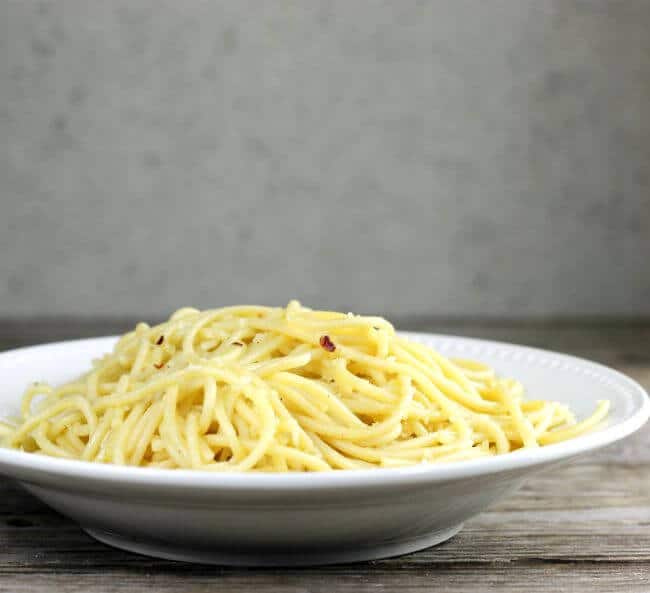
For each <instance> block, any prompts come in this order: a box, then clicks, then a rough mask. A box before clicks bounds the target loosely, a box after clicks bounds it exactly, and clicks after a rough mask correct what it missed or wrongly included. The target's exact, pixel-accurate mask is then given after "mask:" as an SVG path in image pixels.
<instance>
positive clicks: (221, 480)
mask: <svg viewBox="0 0 650 593" xmlns="http://www.w3.org/2000/svg"><path fill="white" fill-rule="evenodd" d="M399 333H400V334H402V335H405V336H407V337H412V338H415V339H418V338H420V339H435V340H437V341H442V340H445V341H451V342H463V343H471V344H473V345H475V346H477V347H490V348H496V349H499V350H504V351H510V350H513V349H514V350H516V351H518V352H521V353H522V355H532V356H535V357H544V358H548V357H552V358H554V359H556V360H558V361H564V362H568V363H570V364H578V365H580V366H586V367H590V368H591V369H592V370H594V371H597V372H598V373H599V374H601V375H602V374H605V375H607V376H608V378H610V379H611V380H613V381H616V383H617V384H618V385H620V386H623V387H624V388H625V390H626V392H627V393H629V394H630V395H631V396H632V397H633V398H634V402H635V409H634V411H633V412H632V413H631V414H630V415H629V416H628V417H627V418H625V419H623V420H621V421H618V422H616V423H614V424H611V425H608V426H606V427H604V428H602V429H600V430H597V431H595V432H591V433H587V434H585V435H582V436H579V437H576V438H573V439H570V440H567V441H563V442H560V443H555V444H551V445H546V446H544V447H538V448H535V449H520V450H517V451H513V452H511V453H507V454H504V455H497V456H494V457H488V458H480V459H472V460H465V461H454V462H448V463H444V464H417V465H412V466H406V467H399V468H373V469H359V470H334V471H331V472H325V471H323V472H295V473H291V472H290V473H282V474H279V473H271V472H268V473H263V472H260V473H249V472H210V471H201V470H185V469H159V468H142V467H129V466H120V465H113V464H102V463H95V462H90V461H79V460H70V459H61V458H56V457H50V456H47V455H40V454H33V453H26V452H23V451H18V450H14V449H9V448H4V447H0V474H5V475H7V476H9V477H14V478H16V479H18V480H27V479H28V481H30V482H33V483H38V482H39V481H40V480H39V477H42V478H43V480H46V479H47V478H50V479H52V478H57V477H58V478H68V479H74V480H78V481H81V482H87V483H88V484H106V483H111V484H113V485H123V486H133V487H163V488H173V489H176V488H183V489H184V488H192V489H196V490H198V491H201V490H223V491H259V490H264V491H288V490H291V491H312V490H318V489H323V488H325V489H336V490H338V489H345V488H358V487H376V486H389V485H393V486H402V485H409V484H411V485H417V484H423V483H436V482H447V481H454V480H462V479H467V478H473V477H478V476H483V475H486V474H499V473H504V472H507V473H509V472H517V471H522V470H526V469H529V470H532V469H535V468H538V469H539V468H541V467H542V466H546V465H549V464H551V463H554V462H559V461H562V460H566V459H569V458H571V457H574V456H576V455H579V454H582V453H586V452H589V451H592V450H595V449H598V448H601V447H604V446H606V445H609V444H612V443H615V442H616V441H619V440H621V439H623V438H625V437H627V436H629V435H631V434H632V433H634V432H636V431H637V430H639V429H640V428H641V427H642V426H643V425H644V424H645V423H646V421H647V420H648V418H649V417H650V397H649V396H648V393H647V392H646V391H645V389H644V388H643V387H642V386H641V385H640V384H639V383H638V382H636V381H634V380H633V379H631V378H630V377H628V376H627V375H625V374H623V373H621V372H620V371H617V370H615V369H612V368H610V367H607V366H605V365H602V364H600V363H597V362H593V361H591V360H588V359H585V358H581V357H577V356H573V355H569V354H564V353H560V352H555V351H552V350H545V349H541V348H534V347H530V346H522V345H518V344H514V343H510V342H503V341H496V340H485V339H480V338H471V337H465V336H457V335H449V334H438V333H428V332H399ZM118 337H119V336H101V337H95V338H84V339H78V340H65V341H59V342H50V343H44V344H38V345H33V346H27V347H23V348H16V349H12V350H7V351H4V352H0V359H2V358H5V357H11V356H21V357H22V356H24V355H25V354H29V353H30V351H35V350H42V349H47V348H52V349H54V348H61V347H65V346H73V345H76V346H80V345H84V344H88V345H90V344H93V345H99V344H100V343H101V344H102V345H104V344H106V346H107V347H109V348H110V347H112V343H114V342H115V341H116V340H117V339H118ZM25 475H28V476H29V478H25V477H23V476H25ZM48 481H49V480H48Z"/></svg>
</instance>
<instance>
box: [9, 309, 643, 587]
mask: <svg viewBox="0 0 650 593" xmlns="http://www.w3.org/2000/svg"><path fill="white" fill-rule="evenodd" d="M127 325H128V323H126V322H122V323H114V322H110V323H109V322H102V321H85V322H75V321H73V320H72V321H67V320H66V321H65V322H44V323H40V324H34V323H27V324H22V323H17V322H14V323H4V324H1V323H0V349H6V348H9V347H12V346H17V345H23V344H26V343H32V342H33V343H35V342H41V341H51V340H54V339H59V338H64V337H69V336H79V335H93V334H94V335H100V334H102V333H110V332H111V331H112V330H115V331H122V329H124V328H125V327H126V326H127ZM402 326H407V327H408V328H409V329H422V330H432V331H433V330H435V331H440V332H443V333H456V334H464V335H476V336H483V337H492V338H494V339H501V340H508V341H513V342H518V343H525V344H531V345H536V346H541V347H547V348H553V349H558V350H563V351H566V352H571V353H575V354H578V355H581V356H586V357H589V358H592V359H594V360H598V361H600V362H603V363H605V364H609V365H611V366H613V367H615V368H618V369H620V370H621V371H623V372H624V373H627V374H628V375H629V376H631V377H633V378H634V379H636V380H638V381H640V382H641V383H642V384H643V385H645V387H646V388H650V325H647V324H638V323H627V324H620V323H619V324H592V323H586V324H585V323H583V324H572V323H566V322H565V323H558V324H554V323H551V324H548V323H516V324H512V323H511V324H501V323H488V324H486V323H471V322H463V323H459V322H454V323H451V322H447V323H442V322H435V321H434V322H432V321H427V320H406V321H405V323H403V324H402ZM0 591H2V592H11V593H18V592H21V591H29V592H39V591H48V592H50V591H66V592H67V591H69V592H73V591H74V592H83V593H91V592H95V591H102V592H109V591H125V592H126V591H128V592H130V593H136V592H139V591H169V592H174V593H182V592H199V591H201V592H202V591H205V592H210V593H213V592H215V591H233V592H249V591H254V592H255V593H264V592H267V591H274V592H277V591H287V592H296V593H297V592H323V593H331V592H338V591H350V592H353V593H361V592H363V591H373V592H378V591H387V592H392V591H399V592H400V593H410V592H415V591H445V592H446V591H449V592H453V593H469V592H471V593H476V592H484V591H526V593H535V592H541V591H544V592H560V591H567V592H568V591H570V592H576V593H578V592H579V593H583V592H587V591H599V592H612V593H632V592H638V593H650V424H649V425H647V426H646V427H645V428H644V429H643V430H642V431H641V432H640V433H638V434H637V435H635V436H634V437H632V438H630V439H628V440H627V441H625V442H624V443H622V444H619V445H615V446H612V447H609V448H607V449H605V450H602V451H600V452H597V453H595V454H592V455H588V456H585V457H583V458H581V459H579V460H578V461H577V462H574V463H572V464H571V465H570V466H567V467H564V468H563V469H559V470H555V471H552V472H547V473H545V474H541V475H539V476H538V477H536V478H534V479H531V480H530V481H529V482H527V483H526V485H525V486H524V487H523V488H522V489H521V491H519V492H518V493H517V494H515V495H514V496H512V497H510V498H509V499H508V500H505V501H503V502H502V503H500V504H498V505H497V506H495V507H493V508H492V509H490V510H488V511H486V512H484V513H482V514H481V515H479V516H478V517H476V518H475V519H473V520H471V521H469V522H468V523H466V524H465V528H464V529H463V531H462V532H461V533H460V534H459V535H457V536H456V537H454V538H453V539H451V540H450V541H448V542H446V543H444V544H442V545H440V546H437V547H434V548H430V549H428V550H424V551H422V552H418V553H416V554H411V555H409V556H402V557H399V558H392V559H389V560H381V561H377V562H367V563H360V564H352V565H340V566H329V567H324V568H313V569H310V568H304V569H264V570H260V569H241V568H226V567H215V566H200V565H191V564H182V563H176V562H171V561H164V560H156V559H152V558H146V557H143V556H137V555H134V554H128V553H126V552H121V551H119V550H114V549H112V548H109V547H107V546H104V545H102V544H100V543H97V542H95V541H94V540H92V539H91V538H90V537H88V536H87V535H85V534H84V533H83V532H82V531H81V530H80V529H79V528H78V527H77V526H76V525H75V524H74V523H72V522H71V521H69V520H68V519H65V518H64V517H62V516H60V515H58V514H57V513H55V512H54V511H51V510H50V509H48V508H47V507H46V506H45V505H43V504H42V503H40V502H39V501H38V500H36V499H35V498H33V497H32V496H30V495H29V494H27V493H26V492H25V491H24V490H23V489H22V488H21V487H20V486H18V485H17V484H16V483H14V482H12V481H10V480H7V479H2V478H0Z"/></svg>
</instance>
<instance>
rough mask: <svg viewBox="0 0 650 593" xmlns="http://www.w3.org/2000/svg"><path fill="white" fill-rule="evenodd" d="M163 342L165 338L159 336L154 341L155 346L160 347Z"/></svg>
mask: <svg viewBox="0 0 650 593" xmlns="http://www.w3.org/2000/svg"><path fill="white" fill-rule="evenodd" d="M164 340H165V336H160V337H159V338H158V339H157V340H156V346H160V345H161V344H162V343H163V341H164Z"/></svg>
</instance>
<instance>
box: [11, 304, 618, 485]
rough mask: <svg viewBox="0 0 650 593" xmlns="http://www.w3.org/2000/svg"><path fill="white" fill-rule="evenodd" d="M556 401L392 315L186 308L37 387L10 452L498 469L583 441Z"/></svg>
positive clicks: (166, 461)
mask: <svg viewBox="0 0 650 593" xmlns="http://www.w3.org/2000/svg"><path fill="white" fill-rule="evenodd" d="M608 406H609V404H608V402H606V401H602V402H599V403H598V405H597V408H596V410H595V412H594V413H593V414H592V415H591V416H590V417H589V418H587V419H586V420H583V421H581V422H577V421H576V420H575V418H574V416H573V414H572V413H571V411H570V410H569V409H568V408H567V406H565V405H562V404H560V403H557V402H552V401H546V400H527V399H525V398H524V393H523V387H522V385H521V384H520V383H518V382H517V381H515V380H513V379H509V378H501V377H498V376H496V375H495V373H494V371H493V370H492V369H491V368H489V367H487V366H485V365H483V364H481V363H479V362H475V361H469V360H450V359H447V358H445V357H444V356H441V355H440V354H438V353H437V352H435V351H434V350H432V349H431V348H429V347H427V346H424V345H422V344H419V343H417V342H414V341H410V340H408V339H406V338H404V337H402V336H400V335H399V334H397V333H396V332H395V330H394V329H393V327H392V325H391V324H390V323H388V322H387V321H386V320H384V319H382V318H380V317H362V316H357V315H352V314H343V313H336V312H329V311H312V310H310V309H307V308H305V307H302V306H301V305H300V304H299V303H298V302H296V301H292V302H291V303H289V305H288V306H287V307H286V308H271V307H258V306H236V307H226V308H222V309H214V310H208V311H198V310H196V309H191V308H185V309H180V310H179V311H177V312H176V313H174V314H173V315H172V316H171V318H170V319H169V320H168V321H166V322H165V323H162V324H160V325H156V326H153V327H150V326H149V325H147V324H146V323H140V324H138V325H137V326H136V328H135V330H134V331H132V332H130V333H128V334H126V335H124V336H123V337H121V338H120V340H119V341H118V343H117V344H116V346H115V348H114V349H113V351H112V352H111V353H110V354H107V355H105V356H104V357H103V358H101V359H99V360H96V361H94V363H93V366H92V369H91V370H90V371H89V372H88V373H86V374H85V375H83V376H82V377H79V378H78V379H77V380H75V381H73V382H71V383H67V384H65V385H62V386H59V387H52V386H50V385H48V384H45V383H35V384H33V385H32V386H30V387H29V388H28V389H27V391H26V393H25V395H24V397H23V400H22V407H21V418H20V420H19V421H18V422H16V423H15V424H13V425H9V424H5V425H4V427H1V426H0V439H1V440H2V442H3V444H4V445H5V446H9V447H14V448H18V449H22V450H24V451H28V452H34V453H41V454H45V455H51V456H54V457H63V458H68V459H80V460H85V461H95V462H101V463H114V464H121V465H131V466H146V467H158V468H186V469H190V468H191V469H197V470H208V471H238V472H244V471H264V472H288V471H327V470H334V469H362V468H377V467H400V466H408V465H412V464H417V463H440V462H449V461H456V460H464V459H473V458H481V457H488V456H492V455H501V454H505V453H508V452H510V451H513V450H516V449H520V448H528V447H538V446H543V445H547V444H550V443H556V442H558V441H563V440H566V439H570V438H573V437H575V436H578V435H580V434H582V433H584V432H586V431H588V430H590V429H591V428H593V427H594V426H595V425H597V424H598V423H599V422H601V421H602V420H603V419H604V418H605V417H606V415H607V412H608Z"/></svg>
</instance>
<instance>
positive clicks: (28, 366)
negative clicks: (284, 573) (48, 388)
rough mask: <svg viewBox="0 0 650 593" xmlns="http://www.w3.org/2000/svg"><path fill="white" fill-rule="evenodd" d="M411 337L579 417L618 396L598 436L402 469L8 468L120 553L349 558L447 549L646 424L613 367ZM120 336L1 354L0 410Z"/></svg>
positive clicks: (10, 459)
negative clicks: (539, 485)
mask: <svg viewBox="0 0 650 593" xmlns="http://www.w3.org/2000/svg"><path fill="white" fill-rule="evenodd" d="M407 335H408V336H410V337H411V338H413V339H416V340H419V341H422V342H425V343H427V344H429V345H431V346H433V347H434V348H436V349H437V350H438V351H440V352H441V353H443V354H445V355H448V356H456V357H466V358H475V359H477V360H481V361H483V362H485V363H487V364H489V365H491V366H493V367H494V368H495V369H496V370H497V372H499V373H500V374H502V375H507V376H510V377H516V378H517V379H519V380H520V381H521V382H522V383H523V384H524V386H525V388H526V392H527V395H528V397H531V398H545V399H553V400H558V401H561V402H564V403H567V404H569V405H570V406H571V408H572V409H573V410H574V411H575V412H576V413H577V415H578V416H579V417H583V416H585V415H587V414H589V413H590V412H591V411H592V410H593V408H594V406H595V403H596V400H599V399H609V400H611V402H612V408H611V412H610V416H609V421H608V423H607V425H606V426H605V427H603V428H600V429H599V430H597V431H595V432H592V433H590V434H587V435H584V436H581V437H578V438H576V439H573V440H570V441H566V442H563V443H559V444H554V445H549V446H546V447H541V448H538V449H529V450H521V451H517V452H514V453H509V454H507V455H502V456H498V457H492V458H488V459H478V460H471V461H461V462H454V463H448V464H441V465H418V466H413V467H407V468H398V469H374V470H350V471H347V470H346V471H337V472H323V473H294V474H261V473H260V474H245V473H239V474H237V473H232V474H223V473H219V474H213V473H209V472H197V471H191V470H161V469H143V468H133V467H122V466H115V465H102V464H94V463H88V462H81V461H70V460H63V459H55V458H51V457H46V456H43V455H34V454H29V453H22V452H19V451H14V450H10V449H2V448H0V472H3V473H4V474H6V475H7V476H9V477H12V478H15V479H17V480H19V481H20V482H22V484H23V485H24V486H25V488H27V490H29V491H30V492H32V493H33V494H34V495H35V496H37V497H38V498H40V499H42V500H43V501H44V502H45V503H46V504H48V505H50V506H51V507H53V508H54V509H56V510H57V511H59V512H61V513H63V514H64V515H67V516H69V517H70V518H72V519H73V520H75V521H77V522H78V523H79V524H80V525H81V527H82V528H83V529H84V530H86V531H87V532H88V533H89V534H90V535H92V536H93V537H95V538H97V539H98V540H100V541H102V542H105V543H107V544H110V545H113V546H115V547H118V548H123V549H126V550H131V551H134V552H139V553H142V554H147V555H150V556H158V557H162V558H171V559H176V560H187V561H194V562H209V563H215V564H230V565H249V566H253V565H254V566H264V565H266V566H270V565H276V566H277V565H285V566H286V565H307V564H311V565H313V564H328V563H335V562H353V561H358V560H368V559H375V558H383V557H388V556H395V555H398V554H404V553H407V552H413V551H415V550H420V549H422V548H426V547H428V546H432V545H435V544H437V543H440V542H442V541H444V540H446V539H448V538H450V537H451V536H453V535H454V534H455V533H457V532H458V531H459V530H460V529H461V528H462V526H463V521H465V520H466V519H469V518H470V517H472V516H473V515H475V514H477V513H479V512H480V511H481V510H483V509H484V508H485V507H487V506H488V505H489V504H491V503H493V502H495V501H497V500H499V499H501V498H503V497H504V496H506V495H508V494H510V493H511V492H513V491H515V490H516V489H517V488H519V487H520V486H521V485H522V483H523V482H524V480H525V479H526V478H527V477H528V476H530V475H532V474H533V473H535V472H537V471H539V470H542V469H545V468H548V467H550V466H552V465H554V464H557V463H559V462H562V461H566V460H567V459H569V458H572V457H574V456H576V455H579V454H581V453H585V452H587V451H591V450H593V449H596V448H598V447H602V446H604V445H608V444H610V443H613V442H614V441H618V440H619V439H622V438H624V437H626V436H628V435H629V434H631V433H633V432H634V431H635V430H637V429H638V428H640V427H641V426H642V425H643V424H644V423H645V421H646V420H647V419H648V415H649V412H650V403H649V400H648V396H647V395H646V393H645V391H644V390H643V388H642V387H641V386H640V385H638V384H637V383H635V382H634V381H632V380H631V379H629V378H627V377H626V376H624V375H622V374H621V373H618V372H616V371H614V370H611V369H608V368H606V367H604V366H601V365H598V364H595V363H592V362H588V361H586V360H581V359H579V358H574V357H572V356H566V355H563V354H556V353H553V352H546V351H543V350H536V349H533V348H526V347H522V346H515V345H510V344H503V343H497V342H488V341H484V340H474V339H467V338H459V337H450V336H440V335H429V334H407ZM114 342H115V338H113V337H108V338H97V339H91V340H78V341H72V342H60V343H56V344H48V345H44V346H35V347H32V348H23V349H20V350H13V351H10V352H5V353H3V354H0V376H1V377H2V388H1V391H0V416H4V415H11V414H16V413H17V411H18V405H19V401H20V397H21V394H22V392H23V390H24V388H25V386H26V385H27V384H28V383H29V382H31V381H34V380H41V381H43V380H44V381H49V382H52V383H61V382H64V381H67V380H70V379H72V378H73V377H74V376H76V375H78V374H80V373H81V372H83V371H84V370H85V369H87V368H88V365H89V363H90V360H91V359H92V358H94V357H97V356H98V355H100V354H102V353H104V352H106V351H108V350H110V348H111V347H112V346H113V344H114Z"/></svg>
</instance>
